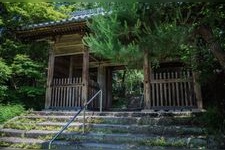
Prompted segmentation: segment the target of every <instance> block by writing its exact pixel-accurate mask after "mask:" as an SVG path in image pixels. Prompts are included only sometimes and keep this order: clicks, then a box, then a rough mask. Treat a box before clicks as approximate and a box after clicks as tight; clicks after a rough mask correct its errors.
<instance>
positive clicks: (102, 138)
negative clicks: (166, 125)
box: [4, 129, 206, 146]
mask: <svg viewBox="0 0 225 150" xmlns="http://www.w3.org/2000/svg"><path fill="white" fill-rule="evenodd" d="M4 133H5V135H4V136H12V137H13V136H14V138H15V136H17V138H20V137H21V138H24V139H26V138H28V139H45V140H49V139H51V138H52V136H53V135H55V134H56V133H57V131H42V130H31V131H24V130H13V129H4ZM46 137H47V139H46ZM8 138H9V139H10V138H11V137H5V139H8ZM59 139H61V140H65V139H66V140H68V141H76V142H95V143H107V144H110V143H113V144H124V143H127V144H131V143H136V144H143V143H150V146H151V145H154V146H157V145H158V144H161V143H163V144H165V145H171V146H173V145H178V146H185V145H190V144H192V143H197V144H195V145H196V146H204V145H206V137H204V136H156V135H146V134H106V133H87V134H82V133H77V132H64V133H62V135H60V137H59ZM41 141H42V140H41ZM196 141H197V142H196ZM174 143H175V144H174ZM159 146H160V145H159Z"/></svg>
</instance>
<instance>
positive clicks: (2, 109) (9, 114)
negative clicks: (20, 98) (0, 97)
mask: <svg viewBox="0 0 225 150" xmlns="http://www.w3.org/2000/svg"><path fill="white" fill-rule="evenodd" d="M24 111H25V109H24V107H23V106H22V105H19V104H14V105H1V104H0V124H1V123H3V122H5V121H7V120H8V119H11V118H13V117H15V116H18V115H20V114H21V113H23V112H24Z"/></svg>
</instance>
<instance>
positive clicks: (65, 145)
mask: <svg viewBox="0 0 225 150" xmlns="http://www.w3.org/2000/svg"><path fill="white" fill-rule="evenodd" d="M52 147H53V148H55V149H67V150H70V149H71V150H73V149H79V150H120V149H121V150H149V149H152V150H159V149H167V150H178V149H179V150H180V149H186V148H182V147H172V146H170V147H168V146H167V147H163V146H141V145H135V144H105V143H93V142H92V143H91V142H86V143H77V144H76V143H75V144H71V143H70V142H66V141H56V142H55V143H54V144H53V146H52Z"/></svg>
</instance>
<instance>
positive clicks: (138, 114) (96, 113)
mask: <svg viewBox="0 0 225 150" xmlns="http://www.w3.org/2000/svg"><path fill="white" fill-rule="evenodd" d="M76 113H77V111H32V112H30V115H41V116H46V115H56V116H73V115H75V114H76ZM82 114H83V113H81V114H80V116H82ZM201 114H202V111H200V110H196V111H158V112H155V111H145V112H142V111H132V112H129V111H117V112H112V111H109V112H107V111H104V112H99V111H86V115H87V116H114V117H146V116H148V117H162V116H164V117H191V116H194V117H195V116H199V115H201Z"/></svg>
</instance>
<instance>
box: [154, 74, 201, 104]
mask: <svg viewBox="0 0 225 150" xmlns="http://www.w3.org/2000/svg"><path fill="white" fill-rule="evenodd" d="M195 87H196V84H195ZM151 88H152V90H151V95H150V99H151V101H150V102H151V103H150V106H151V108H163V107H164V108H166V107H168V108H172V107H173V108H178V107H180V108H183V107H197V102H196V98H195V94H194V83H193V78H192V72H191V71H170V72H169V71H168V72H155V73H154V75H153V77H152V79H151ZM199 105H200V104H199Z"/></svg>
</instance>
